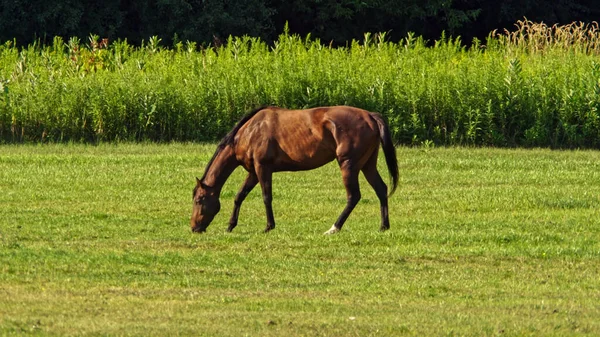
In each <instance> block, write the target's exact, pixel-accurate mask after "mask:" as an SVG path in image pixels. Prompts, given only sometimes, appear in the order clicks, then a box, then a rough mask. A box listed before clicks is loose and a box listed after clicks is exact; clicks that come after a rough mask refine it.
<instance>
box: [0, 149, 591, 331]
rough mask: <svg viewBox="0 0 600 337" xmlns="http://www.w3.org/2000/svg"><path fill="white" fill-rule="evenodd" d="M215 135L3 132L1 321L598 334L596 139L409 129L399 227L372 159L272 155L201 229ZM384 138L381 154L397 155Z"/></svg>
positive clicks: (43, 327) (95, 327) (86, 327)
mask: <svg viewBox="0 0 600 337" xmlns="http://www.w3.org/2000/svg"><path fill="white" fill-rule="evenodd" d="M214 148H215V145H214V144H205V145H199V144H182V143H175V144H167V145H156V144H123V145H115V144H111V145H108V144H105V145H98V146H90V145H18V146H1V147H0V205H1V207H0V285H1V286H0V335H11V334H33V335H61V336H69V335H144V336H147V335H194V336H197V335H206V336H211V335H212V336H216V335H219V336H243V335H249V336H281V335H288V336H390V335H418V336H425V335H429V336H431V335H442V336H452V335H474V336H482V335H489V336H521V335H544V336H552V335H556V336H565V335H599V334H600V321H599V320H598V317H600V304H599V303H600V277H599V275H600V263H599V261H600V259H599V258H600V217H599V215H600V152H597V151H552V150H545V149H533V150H521V149H490V148H483V149H481V148H428V147H421V148H404V147H401V148H398V151H397V153H398V159H399V162H400V184H399V187H398V190H397V191H396V194H395V195H393V197H392V198H391V199H390V222H391V230H390V231H387V232H385V233H380V232H379V231H378V228H379V221H380V218H379V203H378V201H377V198H376V196H375V193H374V192H373V190H372V189H371V188H370V187H369V186H368V184H367V183H366V181H365V180H364V179H363V178H362V177H361V188H362V196H363V199H362V200H361V202H360V203H359V204H358V206H357V207H356V209H355V210H354V212H353V213H352V214H351V216H350V218H349V219H348V221H347V222H346V224H345V226H344V229H343V230H342V231H341V232H340V233H339V234H337V235H332V236H324V235H322V233H323V232H324V231H325V230H327V229H329V228H330V227H331V225H332V223H333V222H334V221H335V219H336V218H337V216H338V215H339V213H340V211H341V210H342V208H343V207H344V204H345V191H344V188H343V185H342V181H341V177H340V173H339V168H338V167H337V165H336V164H334V163H331V164H329V165H326V166H324V167H322V168H320V169H318V170H314V171H309V172H297V173H278V174H275V175H274V182H273V207H274V213H275V219H276V221H277V228H276V229H275V230H274V231H272V232H270V233H268V234H263V233H262V230H263V228H264V226H265V221H266V220H265V210H264V206H263V202H262V197H261V195H260V189H259V188H256V189H255V190H254V191H252V193H251V194H250V195H249V196H248V198H247V199H246V202H245V203H244V205H243V206H242V210H241V215H240V224H239V226H238V227H237V228H236V229H235V231H234V232H233V233H226V228H227V221H228V219H229V216H230V214H231V210H232V207H233V198H234V196H235V193H236V192H237V190H238V188H239V186H240V184H241V182H242V180H243V178H244V172H243V171H242V170H241V169H238V170H237V171H236V172H234V174H233V175H232V177H231V178H230V180H229V181H228V182H227V184H226V185H225V187H224V189H223V193H222V195H221V204H222V209H221V212H220V213H219V214H218V215H217V217H216V218H215V220H214V221H213V223H212V225H211V226H210V227H208V231H207V232H206V233H205V234H200V235H199V234H192V233H191V232H190V229H189V217H190V213H191V207H192V203H191V192H192V187H193V185H194V177H195V176H201V175H202V173H203V170H204V166H205V164H206V162H207V161H208V160H209V159H210V157H211V155H212V153H213V151H214ZM382 157H383V156H380V171H381V173H382V175H385V176H386V177H387V171H386V170H385V165H384V164H383V161H382V160H383V158H382Z"/></svg>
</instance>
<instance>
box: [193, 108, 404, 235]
mask: <svg viewBox="0 0 600 337" xmlns="http://www.w3.org/2000/svg"><path fill="white" fill-rule="evenodd" d="M380 142H381V144H382V146H383V152H384V154H385V160H386V163H387V167H388V171H389V173H390V176H391V177H392V183H393V188H392V191H391V192H390V195H391V194H392V193H393V192H394V190H395V189H396V186H397V185H398V161H397V159H396V150H395V148H394V145H393V143H392V138H391V136H390V131H389V128H388V126H387V125H386V123H385V122H384V121H383V119H382V118H381V116H380V115H379V114H376V113H373V112H369V111H366V110H362V109H358V108H353V107H349V106H334V107H322V108H314V109H308V110H286V109H282V108H277V107H261V108H258V109H256V110H253V111H251V112H250V113H248V114H247V115H246V116H244V117H243V118H242V119H241V120H240V121H239V122H238V123H237V125H236V126H235V127H234V128H233V129H232V130H231V131H230V132H229V133H228V134H227V135H226V136H225V137H224V138H223V140H221V143H220V144H219V145H218V147H217V150H216V151H215V154H214V155H213V157H212V159H211V160H210V161H209V163H208V165H207V167H206V171H205V172H204V175H203V176H202V179H198V178H196V187H195V188H194V192H193V201H194V208H193V211H192V219H191V227H192V231H194V232H204V231H206V227H208V225H209V224H210V222H211V221H212V220H213V218H214V217H215V215H216V214H217V213H218V212H219V209H220V208H221V204H220V202H219V196H220V194H221V189H222V188H223V185H224V184H225V181H226V180H227V178H228V177H229V176H230V175H231V173H232V172H233V171H234V170H235V169H236V168H237V167H238V166H240V165H241V166H242V167H244V169H246V171H248V176H247V177H246V180H245V181H244V183H243V185H242V187H241V189H240V190H239V192H238V194H237V195H236V197H235V201H234V208H233V214H232V215H231V219H230V220H229V228H228V229H227V230H228V231H232V230H233V229H234V228H235V226H237V223H238V216H239V213H240V206H241V205H242V202H243V201H244V199H245V198H246V196H247V195H248V193H250V191H251V190H252V188H254V186H256V184H257V183H260V186H261V188H262V196H263V200H264V203H265V208H266V210H267V227H266V229H265V232H268V231H270V230H272V229H273V228H275V219H274V218H273V208H272V205H271V204H272V196H271V178H272V174H273V172H278V171H300V170H311V169H315V168H317V167H320V166H323V165H325V164H327V163H329V162H330V161H332V160H334V159H337V162H338V164H339V166H340V169H341V171H342V179H343V181H344V186H345V187H346V193H347V203H346V208H344V210H343V211H342V214H341V215H340V216H339V218H338V219H337V221H336V222H335V224H334V225H333V227H331V229H330V230H329V231H327V232H326V233H325V234H333V233H336V232H338V231H340V230H341V229H342V226H343V225H344V222H345V221H346V219H347V218H348V216H349V215H350V212H352V209H354V206H356V204H357V203H358V201H359V200H360V189H359V186H358V174H359V172H360V171H362V172H363V174H364V175H365V178H366V179H367V181H368V182H369V184H370V185H371V186H372V187H373V189H374V190H375V193H376V194H377V197H378V198H379V202H380V206H381V230H382V231H384V230H387V229H389V228H390V222H389V216H388V194H387V186H386V184H385V183H384V181H383V180H382V179H381V176H380V175H379V172H377V155H378V153H379V143H380Z"/></svg>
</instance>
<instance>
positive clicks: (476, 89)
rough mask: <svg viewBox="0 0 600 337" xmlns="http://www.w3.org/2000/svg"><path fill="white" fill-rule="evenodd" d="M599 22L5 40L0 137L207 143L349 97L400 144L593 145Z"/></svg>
mask: <svg viewBox="0 0 600 337" xmlns="http://www.w3.org/2000/svg"><path fill="white" fill-rule="evenodd" d="M596 27H597V26H596V25H588V26H585V25H581V24H571V25H567V26H554V27H551V28H548V27H546V26H544V25H543V24H535V23H532V22H530V21H522V22H519V23H518V25H517V29H516V30H515V31H513V32H509V31H506V32H504V33H502V34H498V33H496V32H493V33H492V34H490V36H489V37H488V39H487V40H486V41H485V43H482V42H481V41H477V40H476V41H473V43H472V44H471V45H469V46H465V44H464V43H463V42H462V41H461V40H460V38H450V37H446V36H442V37H440V39H439V40H437V41H433V42H431V43H428V42H426V41H424V40H423V39H422V38H420V37H416V36H414V35H412V34H410V35H408V36H407V37H406V38H405V39H404V40H402V41H399V42H397V43H392V42H389V41H387V40H386V36H385V34H365V36H364V39H363V40H362V41H352V42H350V43H348V45H347V46H346V47H344V48H332V47H331V46H329V45H328V44H326V43H322V42H321V41H319V40H318V39H312V38H311V37H310V36H306V37H300V36H297V35H293V34H289V33H288V32H284V33H283V34H281V35H280V37H279V39H278V40H277V41H276V42H275V43H274V44H273V45H267V44H266V43H264V42H262V41H261V40H259V39H256V38H251V37H230V38H229V39H228V40H227V41H226V42H225V43H224V44H222V45H219V46H210V47H203V48H198V47H197V45H196V44H194V43H192V42H186V43H183V42H177V43H176V45H174V46H172V47H168V48H167V47H165V46H162V45H161V41H160V39H158V38H151V39H150V40H149V41H148V42H144V43H143V44H142V45H141V46H137V47H136V46H132V45H130V44H128V43H127V41H112V42H110V43H109V42H108V41H106V40H101V39H99V37H97V36H93V35H92V36H90V37H89V39H88V40H87V41H85V42H82V41H80V40H78V39H76V38H72V39H70V40H69V41H67V42H64V41H63V40H62V39H60V38H58V37H57V38H55V39H54V41H53V43H52V45H46V46H44V45H41V44H39V43H34V44H32V45H30V46H28V47H27V48H22V49H17V48H15V47H13V44H12V43H11V42H7V43H5V44H4V45H2V46H0V89H1V90H0V139H1V141H3V142H23V141H77V142H79V141H84V142H98V141H141V140H151V141H173V140H177V141H189V140H192V141H207V140H215V139H218V138H219V137H221V136H222V135H223V134H224V133H226V132H227V131H228V130H229V128H231V126H232V125H233V124H234V123H235V122H236V121H237V120H238V119H239V118H240V117H241V116H242V115H243V114H244V113H245V111H247V110H249V109H251V108H253V107H255V106H258V105H263V104H273V105H279V106H284V107H288V108H308V107H315V106H323V105H338V104H347V105H354V106H358V107H362V108H365V109H368V110H371V111H378V112H380V113H382V114H383V115H385V116H386V118H387V119H388V121H389V123H390V127H391V129H392V131H393V134H394V138H395V140H396V141H397V142H399V143H402V144H412V145H419V144H440V145H477V146H485V145H490V146H552V147H594V148H597V147H599V146H600V134H599V131H598V130H599V123H600V121H599V115H598V107H599V100H600V99H599V98H598V97H600V96H598V93H600V65H599V64H600V62H599V61H598V58H597V55H598V50H599V48H600V47H599V44H598V43H597V41H598V40H597V35H598V33H597V28H596Z"/></svg>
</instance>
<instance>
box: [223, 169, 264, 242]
mask: <svg viewBox="0 0 600 337" xmlns="http://www.w3.org/2000/svg"><path fill="white" fill-rule="evenodd" d="M256 184H258V177H257V176H256V174H255V173H254V172H248V176H247V177H246V180H245V181H244V183H243V184H242V187H241V188H240V190H239V192H238V194H237V195H236V196H235V200H234V202H233V213H232V214H231V218H230V219H229V227H228V228H227V231H228V232H231V231H232V230H233V229H234V228H235V226H237V224H238V217H239V216H240V207H242V203H243V202H244V199H246V196H248V194H249V193H250V191H252V189H253V188H254V186H256Z"/></svg>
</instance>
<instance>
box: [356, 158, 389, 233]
mask: <svg viewBox="0 0 600 337" xmlns="http://www.w3.org/2000/svg"><path fill="white" fill-rule="evenodd" d="M362 172H363V174H364V175H365V178H366V179H367V181H368V182H369V184H370V185H371V187H373V189H374V190H375V194H377V198H379V204H380V207H381V227H380V230H381V231H385V230H388V229H390V219H389V214H388V196H387V186H386V184H385V182H384V181H383V179H381V176H380V175H379V172H378V171H377V151H375V153H374V154H373V155H372V156H371V158H369V161H367V163H366V164H365V166H364V167H363V168H362Z"/></svg>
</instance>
